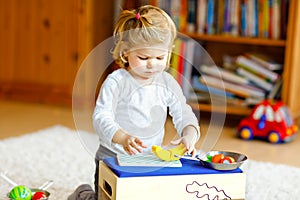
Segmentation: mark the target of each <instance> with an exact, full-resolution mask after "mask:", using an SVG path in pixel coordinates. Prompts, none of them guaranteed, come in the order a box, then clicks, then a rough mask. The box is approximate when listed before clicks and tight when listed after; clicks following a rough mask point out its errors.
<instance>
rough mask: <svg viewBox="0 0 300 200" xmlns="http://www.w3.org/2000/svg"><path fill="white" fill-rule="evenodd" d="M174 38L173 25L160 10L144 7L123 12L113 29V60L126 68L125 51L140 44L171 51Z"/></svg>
mask: <svg viewBox="0 0 300 200" xmlns="http://www.w3.org/2000/svg"><path fill="white" fill-rule="evenodd" d="M175 38H176V26H175V23H174V21H173V20H172V19H171V17H170V16H169V15H168V14H167V13H166V12H164V11H163V10H162V9H160V8H158V7H155V6H151V5H146V6H142V7H140V8H138V9H135V10H131V11H129V10H124V11H122V13H121V14H120V16H119V18H118V20H117V22H116V25H115V29H114V39H115V47H114V49H113V50H112V54H113V58H114V59H115V61H116V63H117V64H118V65H119V66H120V67H127V66H128V63H127V61H126V60H125V59H124V58H123V53H124V52H125V51H127V50H129V49H130V48H132V47H135V46H137V45H141V44H143V45H148V46H149V45H154V44H166V45H168V46H167V48H169V49H171V48H172V46H173V42H174V40H175ZM169 57H170V55H169Z"/></svg>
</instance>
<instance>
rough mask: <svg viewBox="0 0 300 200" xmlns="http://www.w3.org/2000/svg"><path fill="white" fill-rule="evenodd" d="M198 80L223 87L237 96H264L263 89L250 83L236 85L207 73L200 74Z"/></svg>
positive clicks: (212, 85) (216, 86) (219, 87)
mask: <svg viewBox="0 0 300 200" xmlns="http://www.w3.org/2000/svg"><path fill="white" fill-rule="evenodd" d="M200 81H201V82H202V83H204V84H207V85H208V86H211V87H215V88H218V89H221V90H222V89H223V90H225V91H227V92H231V93H234V94H235V95H237V96H240V97H243V98H247V97H255V98H261V99H263V98H264V97H265V91H263V90H261V89H259V88H257V87H255V86H250V85H238V84H235V83H231V82H228V81H224V80H222V79H221V78H216V77H212V76H207V75H203V74H202V75H201V77H200Z"/></svg>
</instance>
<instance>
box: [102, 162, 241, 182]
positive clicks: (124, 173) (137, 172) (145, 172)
mask: <svg viewBox="0 0 300 200" xmlns="http://www.w3.org/2000/svg"><path fill="white" fill-rule="evenodd" d="M103 162H104V163H105V164H106V165H107V166H108V167H109V168H110V169H111V170H112V171H113V172H114V173H115V174H116V175H117V176H118V177H120V178H122V177H143V176H172V175H195V174H228V173H242V172H243V171H242V170H241V169H240V168H237V169H235V170H229V171H218V170H214V169H209V168H205V167H203V166H202V165H201V164H200V162H199V161H193V160H186V159H181V163H182V167H132V166H130V167H128V166H119V165H118V161H117V159H116V158H105V159H104V160H103Z"/></svg>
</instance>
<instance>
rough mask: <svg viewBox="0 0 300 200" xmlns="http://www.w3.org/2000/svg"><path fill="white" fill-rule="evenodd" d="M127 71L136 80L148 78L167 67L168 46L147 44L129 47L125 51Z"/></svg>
mask: <svg viewBox="0 0 300 200" xmlns="http://www.w3.org/2000/svg"><path fill="white" fill-rule="evenodd" d="M127 56H128V63H129V72H130V73H131V75H132V76H133V77H134V78H135V79H137V80H142V81H143V80H149V79H152V78H153V77H154V76H155V75H156V74H158V73H161V72H162V71H164V70H165V68H166V67H167V63H168V59H169V51H168V48H166V47H162V46H148V47H139V48H134V49H130V51H128V52H127Z"/></svg>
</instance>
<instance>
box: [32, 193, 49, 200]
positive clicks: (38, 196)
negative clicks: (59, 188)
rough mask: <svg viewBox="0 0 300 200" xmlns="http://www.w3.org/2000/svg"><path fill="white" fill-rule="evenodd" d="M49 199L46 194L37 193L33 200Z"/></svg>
mask: <svg viewBox="0 0 300 200" xmlns="http://www.w3.org/2000/svg"><path fill="white" fill-rule="evenodd" d="M44 199H47V196H46V194H45V193H44V192H42V191H39V192H36V193H35V194H34V195H33V196H32V200H44Z"/></svg>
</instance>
